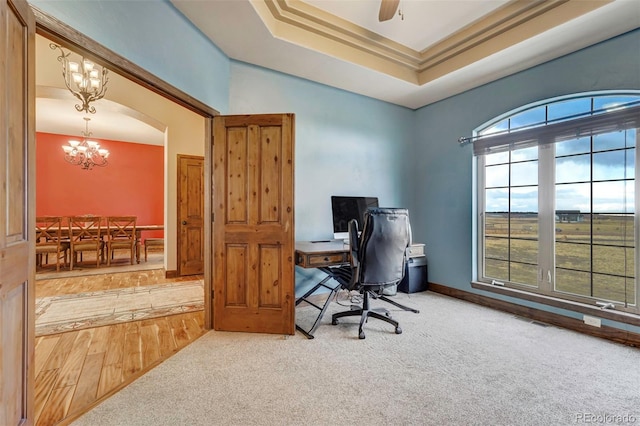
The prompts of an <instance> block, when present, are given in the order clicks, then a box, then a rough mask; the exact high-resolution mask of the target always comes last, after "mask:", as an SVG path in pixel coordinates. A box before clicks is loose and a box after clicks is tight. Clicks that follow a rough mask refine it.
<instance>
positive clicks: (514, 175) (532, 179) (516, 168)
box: [511, 161, 538, 186]
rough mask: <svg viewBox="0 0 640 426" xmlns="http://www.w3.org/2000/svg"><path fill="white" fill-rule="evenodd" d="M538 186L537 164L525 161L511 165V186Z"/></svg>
mask: <svg viewBox="0 0 640 426" xmlns="http://www.w3.org/2000/svg"><path fill="white" fill-rule="evenodd" d="M537 184H538V162H537V161H526V162H524V163H515V164H512V165H511V185H512V186H522V185H537Z"/></svg>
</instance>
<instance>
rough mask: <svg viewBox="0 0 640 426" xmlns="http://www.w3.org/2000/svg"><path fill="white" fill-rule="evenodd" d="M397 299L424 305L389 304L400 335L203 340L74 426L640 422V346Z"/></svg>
mask: <svg viewBox="0 0 640 426" xmlns="http://www.w3.org/2000/svg"><path fill="white" fill-rule="evenodd" d="M398 299H399V301H402V302H403V303H406V304H408V305H412V306H415V307H417V308H419V309H420V313H419V314H414V313H412V312H405V311H398V310H396V309H395V308H394V309H393V312H392V313H393V316H394V317H396V318H397V319H399V320H400V323H401V324H402V329H403V333H402V334H395V333H394V331H393V327H392V326H390V325H389V324H386V323H383V322H381V321H378V320H375V319H371V320H369V322H368V323H367V324H366V326H365V331H366V339H364V340H359V339H358V332H357V328H358V325H357V323H356V319H355V318H353V319H350V320H348V319H343V320H341V321H340V324H338V325H336V326H333V325H331V319H330V315H328V316H327V317H325V319H324V320H323V322H322V325H321V326H320V327H319V328H318V330H317V331H316V333H315V339H306V338H305V337H304V336H303V335H302V334H300V333H296V334H295V335H294V336H281V335H266V334H265V335H259V334H248V333H230V332H221V331H211V332H208V333H207V334H205V335H204V336H202V337H201V338H199V339H198V340H196V341H195V342H193V343H192V344H191V345H189V346H187V347H186V348H184V349H183V350H181V351H180V352H178V353H177V354H176V355H174V356H173V357H171V358H169V359H168V360H167V361H165V362H164V363H162V364H160V365H159V366H157V367H156V368H154V369H153V370H151V371H149V372H148V373H146V374H145V375H143V376H142V377H140V378H139V379H138V380H136V381H135V382H134V383H132V384H131V385H129V386H128V387H126V388H125V389H123V390H122V391H120V392H118V393H117V394H115V395H113V396H111V397H110V398H109V399H107V400H106V401H104V402H103V403H101V404H99V405H98V406H97V407H95V408H94V409H93V410H91V411H90V412H88V413H87V414H85V415H84V416H83V417H81V418H79V419H78V420H77V421H76V422H74V423H73V424H74V425H79V426H80V425H81V426H84V425H87V426H120V425H121V426H125V425H126V426H146V425H148V426H165V425H166V426H175V425H229V426H233V425H238V426H249V425H277V426H284V425H287V426H288V425H292V426H299V425H305V426H308V425H318V426H325V425H326V426H333V425H363V426H364V425H420V426H422V425H437V426H441V425H447V426H448V425H461V426H462V425H464V426H467V425H483V426H484V425H491V426H495V425H505V426H507V425H508V426H513V425H518V426H522V425H532V426H540V425H572V424H585V423H594V424H638V423H640V350H638V349H636V348H631V347H626V346H622V345H619V344H615V343H612V342H610V341H606V340H602V339H598V338H594V337H590V336H586V335H583V334H579V333H576V332H572V331H568V330H564V329H561V328H557V327H553V326H546V327H545V326H542V325H540V324H539V323H533V322H531V321H529V320H523V319H522V318H518V317H515V316H513V315H510V314H507V313H503V312H498V311H494V310H491V309H488V308H484V307H481V306H477V305H473V304H470V303H466V302H463V301H459V300H456V299H452V298H449V297H446V296H442V295H440V294H436V293H432V292H424V293H416V294H413V295H405V294H399V295H398ZM374 303H375V305H376V306H379V305H384V303H383V302H380V301H376V302H374ZM387 306H389V305H387ZM329 309H330V311H329V314H330V313H331V312H335V311H338V310H344V309H348V308H345V307H343V306H338V305H337V304H336V303H332V305H331V306H330V308H329ZM301 314H302V313H301Z"/></svg>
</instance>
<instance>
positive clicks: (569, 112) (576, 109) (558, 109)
mask: <svg viewBox="0 0 640 426" xmlns="http://www.w3.org/2000/svg"><path fill="white" fill-rule="evenodd" d="M547 111H548V113H547V119H548V120H549V121H552V120H557V119H561V118H565V117H571V116H573V115H577V114H582V113H587V112H590V111H591V98H580V99H571V100H568V101H562V102H555V103H552V104H549V105H548V109H547Z"/></svg>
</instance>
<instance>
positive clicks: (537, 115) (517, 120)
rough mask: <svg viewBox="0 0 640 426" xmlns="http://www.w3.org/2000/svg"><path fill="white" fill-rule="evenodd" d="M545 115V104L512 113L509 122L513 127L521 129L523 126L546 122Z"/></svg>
mask: <svg viewBox="0 0 640 426" xmlns="http://www.w3.org/2000/svg"><path fill="white" fill-rule="evenodd" d="M545 115H546V108H545V106H544V105H543V106H539V107H536V108H532V109H528V110H526V111H522V112H520V113H518V114H515V115H512V116H511V120H510V122H509V124H510V127H511V129H521V128H523V127H528V126H535V125H541V124H544V122H545V119H546V117H545Z"/></svg>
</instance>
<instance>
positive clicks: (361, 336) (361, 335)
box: [358, 331, 365, 339]
mask: <svg viewBox="0 0 640 426" xmlns="http://www.w3.org/2000/svg"><path fill="white" fill-rule="evenodd" d="M364 338H365V335H364V332H363V331H361V332H360V333H358V339H364Z"/></svg>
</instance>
